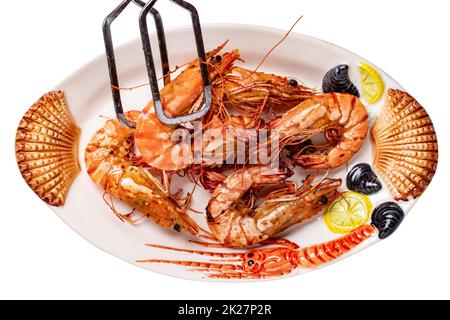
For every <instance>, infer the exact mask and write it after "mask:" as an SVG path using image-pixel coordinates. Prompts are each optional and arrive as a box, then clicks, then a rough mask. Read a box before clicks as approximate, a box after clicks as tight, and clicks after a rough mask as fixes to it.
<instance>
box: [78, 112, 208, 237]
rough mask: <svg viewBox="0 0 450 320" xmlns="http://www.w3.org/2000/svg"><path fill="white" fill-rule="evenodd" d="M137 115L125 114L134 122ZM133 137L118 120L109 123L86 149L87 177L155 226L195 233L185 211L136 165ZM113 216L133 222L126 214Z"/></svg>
mask: <svg viewBox="0 0 450 320" xmlns="http://www.w3.org/2000/svg"><path fill="white" fill-rule="evenodd" d="M138 115H139V112H137V111H133V112H129V113H127V117H128V118H129V119H131V120H133V121H134V120H136V119H137V117H138ZM133 135H134V131H133V130H131V129H128V128H126V127H124V126H122V125H121V124H120V123H119V121H117V120H108V121H107V122H106V124H105V126H104V127H103V128H102V129H100V130H99V131H98V132H97V133H96V134H95V135H94V137H93V138H92V140H91V141H90V143H89V145H88V146H87V148H86V154H85V162H86V167H87V172H88V174H89V176H90V177H91V178H92V180H93V181H94V182H95V183H96V184H97V185H99V186H100V187H102V188H103V190H104V191H105V193H106V194H108V195H111V196H113V197H116V198H118V199H120V200H122V201H124V202H125V203H127V204H128V205H130V206H131V207H133V208H135V209H136V210H138V211H139V212H140V213H142V214H143V215H144V216H145V217H147V218H148V219H151V220H153V221H154V222H156V223H157V224H159V225H161V226H163V227H173V228H175V230H178V231H179V230H181V229H183V230H186V231H188V232H189V233H191V234H193V235H196V234H198V232H199V230H200V228H199V227H198V225H197V224H196V223H195V222H194V221H193V220H192V219H191V218H190V217H189V216H188V215H187V213H186V209H183V208H181V207H180V205H179V204H178V203H177V202H176V201H175V200H174V199H172V198H171V197H170V196H169V195H168V192H166V191H165V190H164V188H163V186H162V185H161V183H160V182H159V181H158V180H157V179H156V178H155V177H153V176H152V174H151V173H150V172H149V171H148V170H146V169H144V168H142V167H140V166H136V165H135V163H136V159H135V156H134V154H133V148H134V137H133ZM116 214H117V215H118V216H119V218H121V219H122V220H126V221H129V222H132V220H131V217H130V216H129V215H121V214H119V213H116Z"/></svg>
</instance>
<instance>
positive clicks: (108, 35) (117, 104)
mask: <svg viewBox="0 0 450 320" xmlns="http://www.w3.org/2000/svg"><path fill="white" fill-rule="evenodd" d="M131 2H133V3H134V4H136V5H137V6H139V7H141V8H143V7H144V6H145V5H146V3H145V2H143V1H141V0H124V1H123V2H122V3H121V4H120V5H119V6H118V7H117V8H116V9H114V10H113V11H112V12H111V13H110V14H109V15H108V16H107V17H106V19H105V20H104V22H103V37H104V41H105V50H106V59H107V63H108V69H109V77H110V81H111V92H112V97H113V103H114V109H115V112H116V115H117V119H118V120H119V122H120V123H121V124H122V125H124V126H126V127H129V128H136V123H134V122H133V121H130V120H129V119H128V118H127V117H126V116H125V113H124V111H123V105H122V97H121V94H120V89H119V77H118V75H117V65H116V57H115V52H114V44H113V40H112V32H111V26H112V24H113V22H114V21H115V20H116V19H117V17H118V16H119V15H120V14H121V13H122V12H123V11H124V10H125V9H126V8H127V7H128V5H129V4H130V3H131ZM150 13H151V14H152V16H153V18H154V20H155V24H156V29H157V34H158V42H159V51H160V55H161V62H162V69H163V73H164V84H165V85H167V84H169V82H170V65H169V57H168V54H167V44H166V36H165V32H164V25H163V21H162V18H161V15H160V13H159V12H158V11H157V10H156V9H154V8H153V9H152V10H151V11H150Z"/></svg>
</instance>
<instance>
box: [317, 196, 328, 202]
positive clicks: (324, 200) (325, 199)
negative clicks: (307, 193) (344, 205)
mask: <svg viewBox="0 0 450 320" xmlns="http://www.w3.org/2000/svg"><path fill="white" fill-rule="evenodd" d="M319 202H320V203H321V204H328V197H327V196H326V195H322V196H321V197H320V199H319Z"/></svg>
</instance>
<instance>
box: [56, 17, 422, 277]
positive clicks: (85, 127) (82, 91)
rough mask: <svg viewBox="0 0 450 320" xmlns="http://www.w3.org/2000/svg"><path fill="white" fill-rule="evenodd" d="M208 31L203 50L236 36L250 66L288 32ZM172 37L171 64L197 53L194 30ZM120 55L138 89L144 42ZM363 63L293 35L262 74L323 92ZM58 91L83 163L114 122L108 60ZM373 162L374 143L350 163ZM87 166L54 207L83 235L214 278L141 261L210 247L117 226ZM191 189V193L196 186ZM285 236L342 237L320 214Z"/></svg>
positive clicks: (131, 101) (184, 237) (383, 195)
mask: <svg viewBox="0 0 450 320" xmlns="http://www.w3.org/2000/svg"><path fill="white" fill-rule="evenodd" d="M203 32H204V39H205V46H206V48H207V49H208V50H210V49H213V48H215V47H217V46H218V45H219V44H221V43H222V42H224V40H227V39H230V43H229V45H228V46H227V49H232V48H239V49H240V50H241V54H242V57H243V58H244V59H245V61H246V63H245V66H246V67H248V68H252V67H255V66H256V65H257V64H258V63H259V61H260V60H261V58H262V57H263V56H264V55H265V53H267V52H268V50H269V49H270V48H271V47H272V46H273V45H274V44H275V43H277V42H278V41H279V40H280V39H281V38H282V37H283V36H284V35H285V31H281V30H275V29H269V28H264V27H256V26H248V25H233V24H224V25H206V26H204V27H203ZM167 39H168V49H169V53H170V59H171V65H172V66H175V65H176V64H178V65H180V64H183V63H184V62H186V61H189V60H192V59H193V57H195V56H196V55H195V50H194V38H193V34H192V29H191V28H190V27H183V28H179V29H174V30H170V31H168V32H167ZM152 43H153V48H157V41H156V38H155V36H152ZM116 56H117V62H118V70H119V76H120V84H121V86H122V87H132V86H136V85H139V84H144V83H147V82H148V78H147V73H146V69H145V63H144V57H143V53H142V45H141V42H140V40H136V41H133V42H131V43H128V44H126V45H124V46H121V47H119V48H117V49H116ZM155 59H156V61H155V63H156V65H157V66H158V65H159V64H160V62H159V60H158V54H157V53H156V52H155ZM361 60H363V59H362V58H361V57H359V56H357V55H355V54H353V53H351V52H349V51H347V50H344V49H342V48H339V47H337V46H334V45H332V44H329V43H327V42H324V41H321V40H317V39H314V38H311V37H308V36H304V35H300V34H295V33H294V34H291V35H290V36H289V38H288V39H287V40H286V41H285V42H284V43H283V44H282V45H281V46H280V47H279V48H277V49H276V50H275V51H274V52H273V54H272V55H271V56H270V58H269V59H268V60H267V62H266V63H265V64H264V66H263V67H262V68H261V71H264V72H273V73H277V74H280V75H284V76H287V77H293V78H296V79H299V80H301V81H302V82H304V83H305V84H306V85H308V86H310V87H317V88H320V87H321V83H322V79H323V77H324V75H325V73H326V72H327V71H328V70H330V69H331V68H333V67H335V66H336V65H338V64H341V63H345V64H348V65H350V66H351V75H350V76H351V78H352V79H353V80H354V81H353V82H355V84H358V83H360V81H359V78H360V76H359V72H358V68H357V65H358V63H359V62H360V61H361ZM378 71H379V73H380V75H381V77H382V78H383V80H384V82H385V85H386V87H387V88H397V89H402V88H401V86H400V85H399V84H398V83H397V82H395V81H394V80H393V79H392V78H391V77H389V76H388V75H387V74H386V73H384V72H382V71H381V70H380V69H378ZM56 89H58V90H64V92H65V94H66V97H67V102H68V105H69V107H70V110H71V111H72V113H73V114H74V116H75V118H76V121H77V122H78V125H79V126H80V127H81V128H82V136H81V145H80V158H81V159H83V157H84V149H85V147H86V145H87V143H88V142H89V140H90V138H91V137H92V135H93V134H94V133H95V132H96V131H97V130H98V129H99V128H101V127H102V126H103V125H104V122H105V119H104V118H102V117H100V116H106V117H111V118H112V117H114V112H113V105H112V99H111V91H110V82H109V78H108V69H107V66H106V59H105V57H104V56H101V57H99V58H97V59H95V60H94V61H92V62H91V63H89V64H88V65H87V66H85V67H83V68H82V69H80V70H79V71H78V72H76V73H75V74H73V75H72V76H70V77H69V78H68V79H67V80H65V81H64V82H62V83H61V84H59V85H58V86H57V87H56ZM150 96H151V93H150V89H149V87H148V86H146V87H143V88H140V89H136V90H133V91H124V92H123V102H124V106H128V108H127V109H128V110H131V109H142V108H143V107H144V106H145V105H146V104H147V102H148V100H149V99H150ZM383 103H384V99H382V100H381V101H379V102H378V103H377V104H375V105H371V106H370V107H368V110H369V112H370V117H371V123H372V122H373V120H374V119H375V116H376V114H377V113H378V112H379V110H380V108H381V106H382V104H383ZM371 159H372V150H371V146H370V139H367V141H366V143H365V145H364V147H363V148H362V150H361V152H360V153H359V154H358V155H357V156H356V157H355V159H354V160H353V161H352V163H350V164H349V166H350V167H351V166H353V165H354V164H357V163H361V162H365V163H371ZM82 166H83V169H82V173H81V174H80V175H79V176H78V178H77V179H76V181H75V183H74V184H73V186H72V189H71V190H70V193H69V196H68V199H67V202H66V204H65V206H64V207H62V208H53V209H54V210H55V211H56V213H57V214H58V215H59V216H60V217H61V218H62V219H63V220H64V221H65V222H66V223H67V224H68V225H69V226H71V227H72V228H73V229H74V230H75V231H76V232H77V233H79V234H80V235H81V236H83V237H84V238H85V239H87V240H88V241H89V242H91V243H92V244H94V245H96V246H97V247H98V248H101V249H102V250H104V251H106V252H109V253H110V254H112V255H114V256H116V257H118V258H121V259H123V260H126V261H128V262H130V263H133V264H135V265H137V266H140V267H143V268H146V269H148V270H150V271H153V272H158V273H161V274H165V275H169V276H174V277H179V278H184V279H194V280H213V279H210V278H208V277H207V274H205V272H194V271H192V270H189V268H187V267H185V266H177V265H168V264H151V263H137V262H136V261H137V260H142V259H166V260H183V261H208V260H210V259H208V258H207V257H202V256H195V255H192V254H189V253H182V252H174V251H170V250H161V249H155V248H150V247H147V246H145V244H148V243H151V244H159V245H165V246H170V247H175V248H185V249H191V250H205V248H202V247H199V246H198V245H194V244H191V243H190V242H189V240H192V237H190V235H188V234H186V233H181V234H180V233H176V232H175V231H173V230H170V229H164V228H161V227H159V226H157V225H155V224H154V223H152V222H150V221H145V222H143V223H140V224H139V225H138V226H132V225H130V224H126V223H122V222H121V221H119V220H118V219H117V218H116V217H115V216H114V215H113V214H112V212H111V210H110V208H109V207H108V206H107V205H106V204H105V202H104V201H103V198H102V195H103V192H102V190H100V189H99V188H98V187H97V186H96V185H94V184H93V183H92V181H91V180H90V178H89V176H88V175H87V173H86V170H85V166H84V162H83V161H82ZM331 176H333V177H338V178H345V176H346V168H343V169H341V170H339V171H336V172H332V174H331ZM298 181H300V180H298ZM186 190H190V188H187V189H186ZM209 197H210V194H209V193H208V192H206V191H202V190H198V191H197V194H196V196H195V199H194V203H193V207H194V208H196V209H202V210H203V209H204V208H205V207H206V204H207V201H208V200H209ZM371 200H372V202H373V203H374V205H375V206H376V205H378V204H381V203H383V202H385V201H391V200H392V197H391V195H390V193H389V191H388V190H387V188H384V190H383V191H382V192H380V193H379V194H377V195H375V196H372V197H371ZM414 203H415V201H410V202H403V203H401V206H402V208H403V209H404V211H405V212H408V211H409V210H410V209H411V207H412V206H413V205H414ZM192 216H193V217H194V219H195V220H196V221H197V222H198V223H199V224H201V225H202V226H204V227H205V228H206V224H205V218H204V216H202V215H196V214H192ZM280 236H281V237H284V238H287V239H289V240H290V241H292V242H295V243H297V244H298V245H300V246H301V247H305V246H310V245H315V244H320V243H323V242H326V241H329V240H332V239H336V238H338V236H336V235H335V234H333V233H332V232H330V231H329V229H328V228H327V226H326V225H325V223H324V221H323V217H322V216H320V217H319V218H316V219H313V220H311V221H308V222H306V223H303V224H302V225H299V226H297V227H294V228H292V229H290V230H288V231H287V232H285V233H284V234H282V235H280ZM377 241H379V240H378V237H377V236H376V235H374V236H373V237H371V238H370V239H368V240H367V241H365V242H364V243H363V244H361V245H360V246H358V247H357V248H355V249H354V250H352V251H351V252H350V253H349V254H347V255H344V257H346V256H348V255H350V254H354V253H356V252H358V251H360V250H362V249H365V248H367V247H368V246H370V245H372V244H374V243H376V242H377ZM208 251H218V252H243V251H239V250H226V249H209V250H208ZM342 258H343V257H342ZM338 260H339V259H338ZM338 260H336V261H338ZM307 271H309V269H303V268H298V269H296V270H294V271H293V272H292V273H290V274H288V275H285V276H289V275H297V274H300V273H303V272H307Z"/></svg>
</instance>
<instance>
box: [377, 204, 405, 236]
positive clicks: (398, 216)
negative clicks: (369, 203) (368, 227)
mask: <svg viewBox="0 0 450 320" xmlns="http://www.w3.org/2000/svg"><path fill="white" fill-rule="evenodd" d="M404 218H405V213H404V212H403V210H402V208H400V206H399V205H398V204H396V203H394V202H386V203H383V204H382V205H379V206H378V207H376V208H375V210H374V211H373V213H372V224H373V225H374V226H375V228H377V229H378V231H379V234H378V236H379V238H380V239H382V240H383V239H386V238H389V237H390V236H391V235H392V234H393V233H394V232H395V231H396V230H397V229H398V227H399V226H400V225H401V223H402V222H403V219H404Z"/></svg>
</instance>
